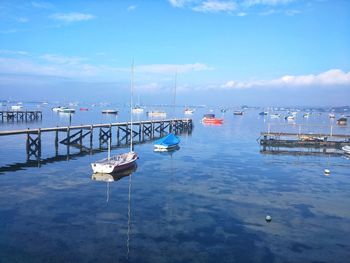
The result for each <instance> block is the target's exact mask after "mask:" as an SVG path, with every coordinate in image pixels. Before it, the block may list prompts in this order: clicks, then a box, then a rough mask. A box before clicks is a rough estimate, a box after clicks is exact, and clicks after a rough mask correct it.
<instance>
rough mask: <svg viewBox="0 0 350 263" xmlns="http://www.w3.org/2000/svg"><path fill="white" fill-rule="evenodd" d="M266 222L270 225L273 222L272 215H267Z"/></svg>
mask: <svg viewBox="0 0 350 263" xmlns="http://www.w3.org/2000/svg"><path fill="white" fill-rule="evenodd" d="M265 220H266V222H267V223H270V222H271V220H272V217H271V216H270V215H267V216H266V217H265Z"/></svg>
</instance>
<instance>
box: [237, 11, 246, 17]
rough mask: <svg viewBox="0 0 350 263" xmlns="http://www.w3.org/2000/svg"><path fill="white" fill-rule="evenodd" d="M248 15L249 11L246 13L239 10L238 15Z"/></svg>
mask: <svg viewBox="0 0 350 263" xmlns="http://www.w3.org/2000/svg"><path fill="white" fill-rule="evenodd" d="M246 15H247V13H245V12H239V13H238V14H237V16H242V17H243V16H246Z"/></svg>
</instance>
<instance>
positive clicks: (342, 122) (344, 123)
mask: <svg viewBox="0 0 350 263" xmlns="http://www.w3.org/2000/svg"><path fill="white" fill-rule="evenodd" d="M347 122H348V119H347V118H345V117H341V118H339V119H338V120H337V124H338V125H342V126H343V125H346V124H347Z"/></svg>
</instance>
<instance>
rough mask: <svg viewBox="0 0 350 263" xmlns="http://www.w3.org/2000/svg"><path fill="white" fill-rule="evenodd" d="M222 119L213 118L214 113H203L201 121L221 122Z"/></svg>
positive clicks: (206, 122) (207, 122)
mask: <svg viewBox="0 0 350 263" xmlns="http://www.w3.org/2000/svg"><path fill="white" fill-rule="evenodd" d="M223 121H224V119H219V118H215V114H204V116H203V119H202V123H204V124H219V125H220V124H222V123H223Z"/></svg>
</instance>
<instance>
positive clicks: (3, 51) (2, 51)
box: [0, 49, 29, 56]
mask: <svg viewBox="0 0 350 263" xmlns="http://www.w3.org/2000/svg"><path fill="white" fill-rule="evenodd" d="M0 54H3V55H20V56H26V55H29V53H28V52H27V51H21V50H8V49H0Z"/></svg>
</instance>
